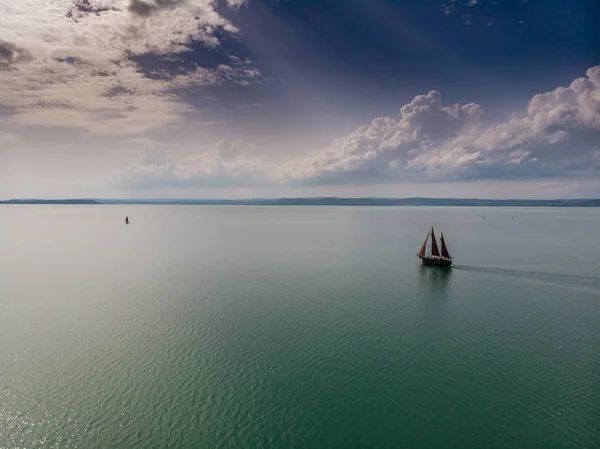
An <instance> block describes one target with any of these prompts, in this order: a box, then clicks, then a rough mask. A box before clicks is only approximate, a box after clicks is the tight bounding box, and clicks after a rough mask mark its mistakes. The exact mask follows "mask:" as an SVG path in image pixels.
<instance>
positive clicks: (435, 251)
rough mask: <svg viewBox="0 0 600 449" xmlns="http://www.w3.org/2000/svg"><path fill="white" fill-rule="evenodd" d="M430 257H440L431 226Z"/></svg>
mask: <svg viewBox="0 0 600 449" xmlns="http://www.w3.org/2000/svg"><path fill="white" fill-rule="evenodd" d="M431 255H432V256H437V257H440V251H439V250H438V246H437V242H436V241H435V233H434V232H433V226H432V227H431Z"/></svg>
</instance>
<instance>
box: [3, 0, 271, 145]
mask: <svg viewBox="0 0 600 449" xmlns="http://www.w3.org/2000/svg"><path fill="white" fill-rule="evenodd" d="M216 3H217V0H187V1H181V0H55V1H53V2H46V1H42V0H0V77H1V78H2V82H1V83H0V106H1V105H4V106H8V107H9V108H10V109H11V116H10V118H11V119H12V122H13V124H14V125H17V126H19V125H23V126H61V127H72V128H81V129H83V130H86V131H89V132H93V133H103V134H111V133H141V132H145V131H148V130H151V129H154V128H156V127H159V126H164V125H168V124H170V123H174V122H176V121H177V120H179V119H180V118H181V115H182V114H186V113H189V112H191V109H190V107H189V106H188V105H186V104H185V103H183V102H181V101H180V99H179V97H178V96H177V95H176V94H175V90H176V89H179V88H181V87H184V88H190V87H199V86H208V85H214V84H224V83H237V84H246V83H250V82H254V81H256V80H257V79H258V78H260V72H259V71H258V70H257V69H255V68H253V67H252V64H251V62H249V61H244V63H243V64H238V65H236V66H235V67H218V68H216V69H209V68H203V67H199V66H198V67H197V68H196V69H195V70H192V71H190V72H187V73H180V74H178V75H177V76H171V75H169V74H162V76H151V77H148V76H146V75H145V74H144V73H143V72H142V71H141V70H140V66H139V65H138V63H137V62H135V56H136V55H146V54H153V55H158V56H163V55H164V56H166V55H172V56H174V57H176V58H177V57H178V56H179V55H180V54H181V53H182V52H186V51H188V50H189V48H190V46H191V45H193V44H194V43H197V42H200V43H202V44H204V45H206V46H211V47H218V46H219V45H220V42H219V40H218V38H217V36H218V35H219V33H221V32H223V31H225V32H229V33H235V32H237V29H236V28H235V27H234V26H233V25H232V24H231V23H230V22H228V21H227V20H226V19H225V18H224V17H222V16H221V15H220V14H219V13H218V12H217V9H216V6H215V5H216ZM242 3H243V2H241V1H230V2H227V4H228V5H230V6H231V7H237V6H239V5H240V4H242Z"/></svg>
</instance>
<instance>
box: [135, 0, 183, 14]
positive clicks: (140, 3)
mask: <svg viewBox="0 0 600 449" xmlns="http://www.w3.org/2000/svg"><path fill="white" fill-rule="evenodd" d="M186 1H187V0H131V2H130V3H129V6H128V7H127V10H128V11H129V12H131V13H133V14H136V15H138V16H141V17H149V16H151V15H152V14H154V13H156V12H159V11H161V10H164V9H171V8H176V7H177V6H179V5H182V4H184V3H185V2H186Z"/></svg>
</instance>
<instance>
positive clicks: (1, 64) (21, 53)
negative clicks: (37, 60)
mask: <svg viewBox="0 0 600 449" xmlns="http://www.w3.org/2000/svg"><path fill="white" fill-rule="evenodd" d="M29 60H31V53H29V51H27V50H25V49H24V48H21V47H19V46H18V45H16V44H13V43H12V42H5V41H3V40H0V70H6V69H9V68H10V66H12V65H13V64H17V63H19V62H24V61H29Z"/></svg>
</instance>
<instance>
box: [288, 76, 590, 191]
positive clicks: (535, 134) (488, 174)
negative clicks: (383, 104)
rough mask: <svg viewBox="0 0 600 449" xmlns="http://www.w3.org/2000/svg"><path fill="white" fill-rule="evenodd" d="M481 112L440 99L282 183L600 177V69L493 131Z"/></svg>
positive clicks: (349, 141)
mask: <svg viewBox="0 0 600 449" xmlns="http://www.w3.org/2000/svg"><path fill="white" fill-rule="evenodd" d="M482 114H483V110H482V108H481V107H480V106H478V105H475V104H467V105H463V106H459V105H454V106H443V105H442V102H441V95H440V94H439V92H436V91H432V92H430V93H429V94H428V95H420V96H417V97H415V99H414V100H413V101H412V102H411V103H409V104H407V105H405V106H403V107H402V109H401V115H402V118H401V119H400V120H394V119H391V118H387V117H380V118H377V119H375V120H373V122H372V123H371V125H370V126H364V127H360V128H358V129H357V130H356V131H354V132H353V133H351V134H350V135H348V136H346V137H342V138H339V139H337V140H336V141H335V142H334V143H333V145H332V146H331V147H330V148H327V149H325V150H323V151H319V152H316V153H314V154H313V155H311V156H310V157H308V158H303V159H299V160H296V161H291V162H290V163H288V164H287V165H286V166H285V167H283V168H282V169H280V170H278V173H277V176H278V178H280V179H286V180H289V179H291V180H294V181H296V182H304V183H317V184H318V183H321V184H343V183H380V182H390V181H395V182H409V181H415V180H421V181H425V180H442V179H445V180H453V179H454V180H455V179H477V178H498V179H502V178H506V177H514V178H529V177H533V176H540V177H545V176H548V177H551V176H561V175H562V176H565V175H577V176H597V174H598V172H599V171H600V66H598V67H593V68H590V69H589V70H588V71H587V76H586V77H585V78H579V79H576V80H575V81H573V82H572V83H571V85H570V86H569V87H559V88H557V89H555V90H554V91H552V92H548V93H545V94H539V95H536V96H534V97H533V98H532V100H531V101H530V103H529V106H528V108H527V110H526V111H523V112H521V113H515V114H513V115H512V118H510V119H509V120H507V121H505V122H502V123H499V124H497V125H494V126H489V127H484V126H482V123H481V117H482Z"/></svg>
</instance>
